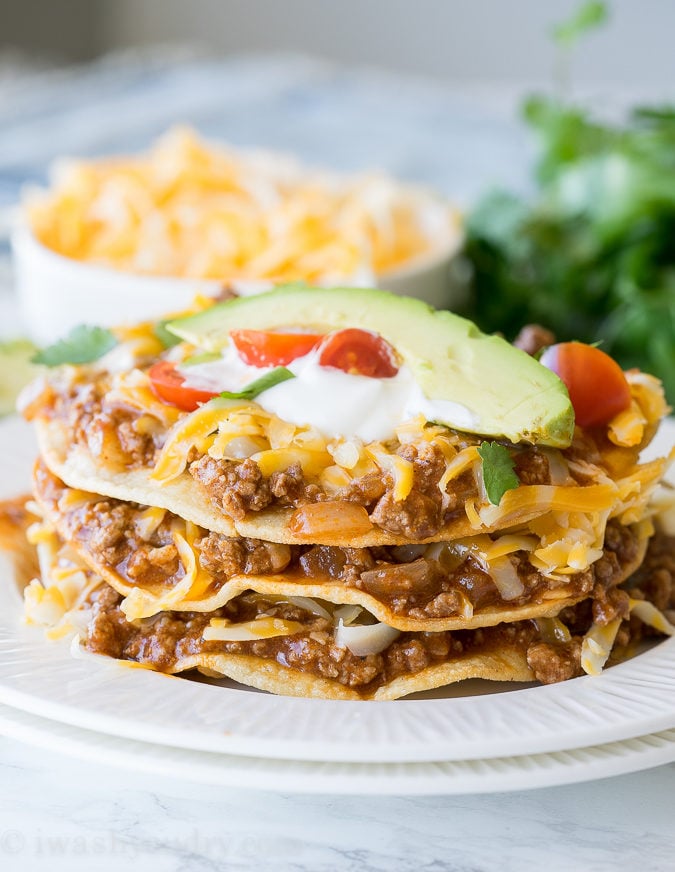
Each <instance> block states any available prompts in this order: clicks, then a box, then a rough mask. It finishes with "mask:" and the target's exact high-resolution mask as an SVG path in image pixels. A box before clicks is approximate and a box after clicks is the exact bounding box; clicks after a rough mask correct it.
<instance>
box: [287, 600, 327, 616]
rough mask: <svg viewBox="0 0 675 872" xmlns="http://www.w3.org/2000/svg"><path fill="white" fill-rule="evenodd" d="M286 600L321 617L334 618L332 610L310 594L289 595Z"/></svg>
mask: <svg viewBox="0 0 675 872" xmlns="http://www.w3.org/2000/svg"><path fill="white" fill-rule="evenodd" d="M286 601H287V602H289V603H290V604H291V605H292V606H297V607H298V608H299V609H304V610H305V611H306V612H311V613H312V614H313V615H318V616H319V617H320V618H326V620H327V621H330V620H332V618H331V614H330V612H329V611H328V610H327V609H325V608H324V607H323V606H322V605H321V603H319V602H317V601H316V600H315V599H312V597H310V596H289V597H287V598H286Z"/></svg>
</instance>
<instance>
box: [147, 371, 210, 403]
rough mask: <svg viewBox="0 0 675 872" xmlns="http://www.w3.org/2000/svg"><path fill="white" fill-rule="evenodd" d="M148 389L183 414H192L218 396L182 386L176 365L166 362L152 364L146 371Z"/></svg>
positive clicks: (183, 377) (181, 377) (182, 377)
mask: <svg viewBox="0 0 675 872" xmlns="http://www.w3.org/2000/svg"><path fill="white" fill-rule="evenodd" d="M148 378H149V379H150V387H151V388H152V392H153V393H154V395H155V396H156V397H158V398H159V399H160V400H162V401H163V402H165V403H169V405H171V406H177V407H178V408H179V409H183V411H185V412H194V410H195V409H196V408H197V407H198V406H199V405H200V404H201V403H206V402H208V401H209V400H211V399H213V397H216V396H218V394H217V393H216V392H215V391H205V390H200V389H199V388H191V387H187V386H185V385H184V384H183V382H184V381H185V376H183V375H181V374H180V373H179V372H178V370H177V369H176V364H175V363H171V362H170V361H168V360H160V361H158V362H157V363H154V364H153V365H152V366H151V367H150V369H149V370H148Z"/></svg>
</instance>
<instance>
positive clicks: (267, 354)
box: [230, 330, 323, 367]
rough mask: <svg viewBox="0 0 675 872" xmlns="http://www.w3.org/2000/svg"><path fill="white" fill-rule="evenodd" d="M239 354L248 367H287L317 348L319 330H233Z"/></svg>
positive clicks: (231, 333) (232, 336) (320, 337)
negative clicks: (292, 331)
mask: <svg viewBox="0 0 675 872" xmlns="http://www.w3.org/2000/svg"><path fill="white" fill-rule="evenodd" d="M230 337H231V339H232V343H233V344H234V347H235V348H236V349H237V351H238V352H239V357H241V359H242V360H243V361H244V363H247V364H248V365H249V366H259V367H263V366H286V365H287V364H289V363H291V362H292V361H294V360H295V359H296V357H304V355H305V354H309V352H310V351H311V350H312V349H313V348H315V347H316V346H317V345H318V344H319V342H320V341H321V340H322V339H323V336H321V335H320V334H318V333H274V332H273V331H270V330H230Z"/></svg>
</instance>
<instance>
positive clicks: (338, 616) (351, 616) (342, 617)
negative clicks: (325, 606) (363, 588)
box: [333, 605, 363, 625]
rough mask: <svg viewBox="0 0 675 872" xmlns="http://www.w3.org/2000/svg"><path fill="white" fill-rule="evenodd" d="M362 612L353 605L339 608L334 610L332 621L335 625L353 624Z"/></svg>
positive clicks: (358, 607) (359, 607)
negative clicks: (339, 623)
mask: <svg viewBox="0 0 675 872" xmlns="http://www.w3.org/2000/svg"><path fill="white" fill-rule="evenodd" d="M362 611H363V609H362V608H361V606H355V605H346V606H340V608H339V609H335V610H334V612H333V620H334V621H335V622H336V623H337V622H339V621H342V623H343V624H345V625H349V624H353V623H354V621H355V620H356V619H357V618H358V616H359V615H360V614H361V612H362Z"/></svg>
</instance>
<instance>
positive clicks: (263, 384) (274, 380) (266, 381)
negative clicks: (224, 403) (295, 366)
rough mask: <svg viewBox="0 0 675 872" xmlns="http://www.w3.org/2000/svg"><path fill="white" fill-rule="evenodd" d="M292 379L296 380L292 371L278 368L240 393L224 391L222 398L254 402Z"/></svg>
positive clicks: (282, 367) (283, 367)
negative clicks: (263, 393)
mask: <svg viewBox="0 0 675 872" xmlns="http://www.w3.org/2000/svg"><path fill="white" fill-rule="evenodd" d="M290 378H295V375H294V374H293V373H292V372H291V371H290V369H286V367H285V366H277V367H276V368H275V369H273V370H271V371H270V372H266V373H265V375H262V376H260V378H257V379H256V380H255V381H252V382H251V383H250V384H248V385H246V387H245V388H242V389H241V390H240V391H223V392H222V393H221V394H220V396H221V397H223V398H224V399H226V400H254V399H255V398H256V397H257V396H258V395H259V394H261V393H262V392H263V391H267V390H269V389H270V388H273V387H274V386H275V385H279V384H281V383H282V382H285V381H288V379H290Z"/></svg>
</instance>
